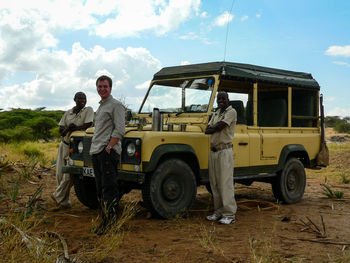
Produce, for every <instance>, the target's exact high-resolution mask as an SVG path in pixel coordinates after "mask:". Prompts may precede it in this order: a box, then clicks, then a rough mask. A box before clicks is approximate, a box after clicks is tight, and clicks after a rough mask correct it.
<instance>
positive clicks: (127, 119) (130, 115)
mask: <svg viewBox="0 0 350 263" xmlns="http://www.w3.org/2000/svg"><path fill="white" fill-rule="evenodd" d="M131 119H132V112H131V110H129V109H128V110H126V112H125V120H126V121H130V120H131Z"/></svg>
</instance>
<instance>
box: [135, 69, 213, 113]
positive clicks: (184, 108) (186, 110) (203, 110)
mask: <svg viewBox="0 0 350 263" xmlns="http://www.w3.org/2000/svg"><path fill="white" fill-rule="evenodd" d="M201 79H204V80H205V83H206V84H203V83H201V81H198V82H195V80H201ZM172 81H174V82H176V81H181V82H182V83H183V84H184V85H183V87H182V88H181V85H179V86H174V90H175V89H177V88H178V89H180V91H181V98H179V101H181V106H180V107H176V109H177V110H174V111H167V110H163V111H162V109H159V110H160V112H162V113H168V114H176V115H179V114H181V113H202V114H203V113H205V114H207V113H208V111H210V109H211V103H212V97H213V92H214V90H216V88H215V87H216V85H217V83H218V78H217V77H216V76H215V75H209V76H208V75H207V76H193V77H184V78H174V79H165V80H152V82H151V84H150V87H149V89H148V90H147V93H146V95H145V97H144V99H143V101H142V103H141V105H140V108H139V110H138V114H141V115H142V114H152V111H153V108H152V111H143V112H142V109H143V107H145V103H146V101H147V99H149V96H150V93H151V91H152V89H153V88H154V87H155V85H157V84H163V85H159V87H161V86H164V87H165V88H166V86H167V85H164V84H165V83H169V82H172ZM186 81H188V82H187V83H186ZM208 82H209V84H208ZM195 83H196V84H198V86H199V85H201V84H203V85H208V88H207V89H203V88H193V85H196V84H195ZM190 90H191V91H195V90H203V91H208V92H210V93H208V96H206V98H205V99H207V100H206V103H205V104H203V105H201V106H200V105H198V106H197V108H196V109H194V106H192V105H190V106H189V105H187V106H186V105H185V104H186V103H187V101H186V94H189V93H188V92H187V93H186V91H190ZM179 96H180V94H179ZM187 99H188V98H187ZM188 107H190V108H188Z"/></svg>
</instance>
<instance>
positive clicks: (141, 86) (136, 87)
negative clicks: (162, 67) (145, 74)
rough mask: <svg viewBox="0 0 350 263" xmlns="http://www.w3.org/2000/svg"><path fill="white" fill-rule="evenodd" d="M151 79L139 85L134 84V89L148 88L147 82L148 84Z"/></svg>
mask: <svg viewBox="0 0 350 263" xmlns="http://www.w3.org/2000/svg"><path fill="white" fill-rule="evenodd" d="M150 82H151V80H150V79H149V80H146V81H145V82H143V83H141V84H139V85H136V86H135V89H148V87H149V84H150Z"/></svg>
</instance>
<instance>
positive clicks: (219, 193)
mask: <svg viewBox="0 0 350 263" xmlns="http://www.w3.org/2000/svg"><path fill="white" fill-rule="evenodd" d="M228 102H229V99H228V94H227V92H225V91H219V92H218V95H217V104H218V108H219V109H218V110H217V111H216V112H215V114H214V116H213V117H212V118H211V120H210V121H209V124H208V127H207V128H206V130H205V133H206V134H210V135H211V136H210V146H211V147H210V149H211V151H210V154H209V181H210V187H211V190H212V194H213V199H214V213H213V214H212V215H209V216H207V217H206V219H207V220H209V221H219V223H221V224H226V225H228V224H232V223H234V222H235V214H236V211H237V204H236V200H235V195H234V185H233V150H232V140H233V136H234V130H235V127H236V122H237V112H236V110H235V109H233V108H232V107H231V106H229V104H228Z"/></svg>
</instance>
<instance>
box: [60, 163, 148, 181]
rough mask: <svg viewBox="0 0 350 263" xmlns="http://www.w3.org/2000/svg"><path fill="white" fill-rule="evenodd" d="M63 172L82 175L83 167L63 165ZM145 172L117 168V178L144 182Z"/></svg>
mask: <svg viewBox="0 0 350 263" xmlns="http://www.w3.org/2000/svg"><path fill="white" fill-rule="evenodd" d="M62 172H63V173H68V174H73V175H79V176H84V168H83V167H81V166H63V167H62ZM145 176H146V175H145V174H144V173H141V172H133V171H124V170H118V175H117V178H118V180H120V181H125V182H132V183H138V184H143V183H144V182H145Z"/></svg>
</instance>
